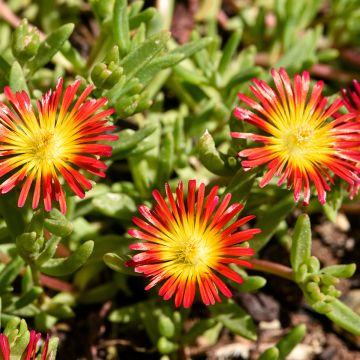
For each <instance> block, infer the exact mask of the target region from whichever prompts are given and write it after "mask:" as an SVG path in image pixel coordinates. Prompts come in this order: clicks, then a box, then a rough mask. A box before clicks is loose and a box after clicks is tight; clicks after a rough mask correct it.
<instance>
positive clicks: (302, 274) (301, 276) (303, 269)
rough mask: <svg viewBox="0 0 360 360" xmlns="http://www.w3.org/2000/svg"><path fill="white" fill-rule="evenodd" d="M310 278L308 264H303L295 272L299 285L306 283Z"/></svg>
mask: <svg viewBox="0 0 360 360" xmlns="http://www.w3.org/2000/svg"><path fill="white" fill-rule="evenodd" d="M307 276H308V267H307V265H306V264H301V265H300V266H299V268H298V270H297V271H296V272H295V281H296V282H297V283H303V282H305V280H306V278H307Z"/></svg>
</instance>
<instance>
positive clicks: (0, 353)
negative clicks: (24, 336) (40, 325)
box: [0, 330, 55, 360]
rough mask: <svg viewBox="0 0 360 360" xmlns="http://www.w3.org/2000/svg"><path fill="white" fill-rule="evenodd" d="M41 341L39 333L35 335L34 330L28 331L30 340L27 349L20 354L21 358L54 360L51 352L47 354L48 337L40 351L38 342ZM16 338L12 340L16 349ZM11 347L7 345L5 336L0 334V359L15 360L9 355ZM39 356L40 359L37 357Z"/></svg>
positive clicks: (7, 340)
mask: <svg viewBox="0 0 360 360" xmlns="http://www.w3.org/2000/svg"><path fill="white" fill-rule="evenodd" d="M40 339H41V333H37V332H35V331H34V330H31V331H30V338H29V343H28V344H27V347H26V349H25V351H24V353H23V354H22V356H21V358H22V359H25V360H35V359H36V358H37V359H41V360H54V359H55V357H54V354H53V352H50V353H49V336H47V337H46V341H45V343H44V346H43V347H42V349H40V347H39V346H38V343H39V340H40ZM17 340H18V339H17V337H15V339H14V342H15V343H14V344H12V346H14V347H16V341H17ZM11 352H12V351H11V347H10V343H9V339H8V337H7V336H6V335H5V334H0V358H1V359H2V360H10V359H11V358H14V357H15V358H16V356H18V355H19V354H17V355H14V354H12V353H11ZM39 356H41V357H39Z"/></svg>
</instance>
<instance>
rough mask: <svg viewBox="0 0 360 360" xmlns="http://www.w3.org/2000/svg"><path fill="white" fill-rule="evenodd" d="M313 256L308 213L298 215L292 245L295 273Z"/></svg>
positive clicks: (292, 263) (292, 262)
mask: <svg viewBox="0 0 360 360" xmlns="http://www.w3.org/2000/svg"><path fill="white" fill-rule="evenodd" d="M310 256H311V225H310V219H309V216H308V215H307V214H302V215H300V216H299V217H298V219H297V221H296V225H295V229H294V235H293V239H292V245H291V256H290V261H291V266H292V268H293V270H294V271H295V273H296V272H297V271H298V270H299V267H300V265H301V264H303V263H307V261H308V260H309V259H310Z"/></svg>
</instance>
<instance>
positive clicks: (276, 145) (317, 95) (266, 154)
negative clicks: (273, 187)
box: [231, 69, 360, 205]
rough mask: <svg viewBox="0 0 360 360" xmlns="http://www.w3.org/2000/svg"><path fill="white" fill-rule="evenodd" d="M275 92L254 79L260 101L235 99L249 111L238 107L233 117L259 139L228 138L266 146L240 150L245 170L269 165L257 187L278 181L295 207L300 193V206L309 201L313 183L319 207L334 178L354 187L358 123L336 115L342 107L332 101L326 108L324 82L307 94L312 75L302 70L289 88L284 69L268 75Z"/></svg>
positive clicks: (358, 158)
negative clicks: (289, 190)
mask: <svg viewBox="0 0 360 360" xmlns="http://www.w3.org/2000/svg"><path fill="white" fill-rule="evenodd" d="M271 74H272V76H273V79H274V83H275V87H276V89H273V88H271V87H270V86H269V85H268V84H266V83H265V82H264V81H262V80H257V79H254V80H253V82H254V85H253V86H250V88H251V90H252V92H253V94H254V95H255V96H256V98H257V99H258V101H254V100H252V99H251V98H249V97H247V96H245V95H243V94H239V98H240V100H242V101H243V102H244V103H245V104H246V105H248V106H249V107H250V108H252V110H253V111H251V110H248V109H245V108H242V107H238V108H236V109H235V111H234V114H235V116H236V117H238V118H239V119H240V120H244V121H247V122H248V123H250V124H252V125H255V126H256V127H258V128H259V129H260V130H261V131H262V132H263V133H265V134H264V135H263V134H253V133H239V132H234V133H232V134H231V135H232V137H234V138H241V139H250V140H254V141H259V142H261V143H263V144H264V146H261V147H255V148H249V149H245V150H242V151H240V153H239V156H242V157H247V159H246V160H244V161H242V163H241V164H242V166H243V167H244V168H245V169H249V168H253V167H256V166H260V165H264V164H267V171H266V172H265V174H264V176H263V178H262V180H261V182H260V186H261V187H263V186H265V185H267V184H268V183H269V181H270V180H271V179H272V178H273V177H274V176H278V177H280V179H279V181H278V185H281V184H282V183H283V182H284V181H285V180H286V181H287V185H288V187H291V186H292V187H293V188H294V199H295V201H296V202H297V201H298V200H299V199H300V196H301V192H302V191H303V199H304V204H305V205H307V204H308V203H309V200H310V192H311V190H310V187H311V184H314V185H315V188H316V190H317V193H318V198H319V201H320V203H322V204H323V203H325V201H326V191H330V186H329V183H328V182H330V183H333V182H334V180H333V177H334V175H336V176H338V177H340V178H342V179H343V180H345V181H346V182H348V183H349V185H350V187H352V186H354V185H355V184H356V183H357V182H358V181H359V178H358V176H357V169H356V163H358V162H359V161H360V152H359V145H360V137H359V133H360V122H356V121H352V119H354V117H355V114H353V113H348V114H346V115H341V116H337V115H336V114H338V113H337V111H338V110H339V109H340V107H341V106H342V105H343V101H342V100H341V99H336V100H335V101H334V102H333V104H332V105H330V106H329V107H326V103H327V99H326V98H324V97H323V96H322V95H321V92H322V89H323V86H324V84H323V82H322V81H318V82H317V83H316V84H315V85H314V87H313V88H312V90H311V92H310V76H309V73H308V72H307V71H304V72H303V74H302V76H300V75H295V77H294V83H293V84H292V83H291V81H290V79H289V76H288V74H287V73H286V71H285V70H284V69H280V71H279V72H278V71H276V70H272V72H271Z"/></svg>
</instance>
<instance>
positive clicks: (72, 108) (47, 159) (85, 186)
mask: <svg viewBox="0 0 360 360" xmlns="http://www.w3.org/2000/svg"><path fill="white" fill-rule="evenodd" d="M79 86H80V81H79V80H78V81H75V82H74V83H73V84H72V85H70V86H68V87H67V88H66V89H65V91H64V94H63V96H62V92H63V80H62V79H61V78H60V79H59V80H58V83H57V85H56V89H55V91H52V90H50V91H48V92H47V93H46V94H45V95H44V96H43V97H42V99H41V101H37V104H36V109H34V108H33V106H32V105H31V102H30V98H29V96H28V94H27V93H26V92H25V91H23V92H17V93H16V94H13V92H12V91H11V89H10V87H5V89H4V92H5V95H6V97H7V99H8V100H9V102H10V104H11V106H12V108H13V110H11V109H10V108H9V107H8V106H6V105H5V104H3V103H1V102H0V177H4V176H5V175H6V176H7V179H6V180H5V181H3V183H2V184H0V193H3V194H4V193H7V192H9V191H10V190H11V189H13V188H14V187H15V186H16V185H17V184H18V183H20V182H22V181H23V180H24V182H23V185H22V189H21V192H20V196H19V200H18V206H19V207H22V206H23V205H24V204H25V201H26V199H27V197H28V194H29V191H30V189H31V188H32V187H33V198H32V207H33V208H34V209H35V208H37V207H38V205H39V201H40V198H42V199H43V202H44V207H45V210H46V211H50V210H51V208H52V202H53V200H55V201H57V202H59V204H60V209H61V211H62V212H63V213H65V212H66V201H65V194H64V190H63V188H62V185H61V183H60V175H61V176H62V178H63V179H64V180H65V182H66V183H67V184H68V185H69V187H70V188H71V190H72V191H73V192H74V193H75V194H76V195H77V196H79V197H80V198H83V197H84V196H85V190H90V189H91V187H92V185H91V182H90V181H89V180H88V179H87V178H86V177H85V176H84V175H83V174H82V173H81V172H80V171H79V170H80V169H84V170H86V171H88V172H90V173H92V174H95V175H97V176H101V177H104V176H105V174H104V172H103V170H104V169H106V165H105V164H104V163H103V162H102V161H100V160H99V157H100V156H110V155H111V150H112V148H111V146H109V145H104V144H98V143H97V141H103V140H108V141H109V140H116V139H117V136H114V135H109V134H106V132H108V131H110V130H113V128H114V127H113V126H108V125H106V124H107V121H106V120H105V119H104V118H105V117H107V116H109V115H111V114H112V113H113V109H109V110H105V111H101V112H97V111H98V110H99V109H100V108H101V107H102V106H103V105H104V104H105V103H106V102H107V99H105V98H102V99H99V100H93V99H91V100H86V98H87V97H88V95H89V94H90V92H91V91H92V89H93V86H92V85H90V86H88V87H87V88H86V89H85V90H84V92H83V93H82V94H81V95H80V96H79V97H78V99H77V100H76V102H75V101H74V98H75V95H76V92H77V90H78V88H79Z"/></svg>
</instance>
